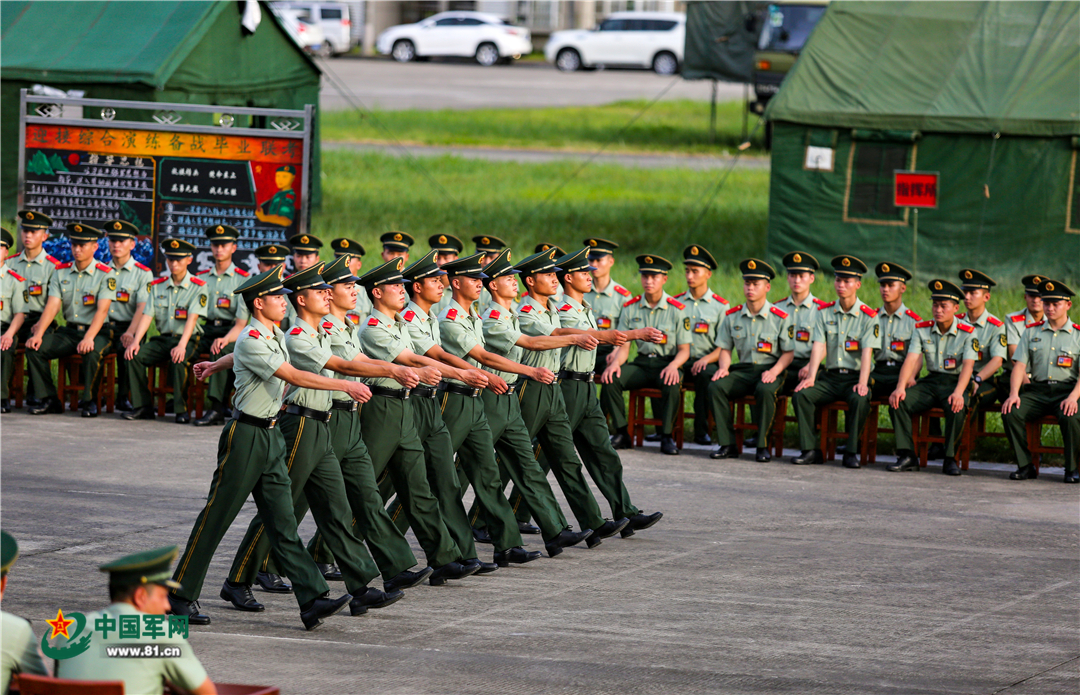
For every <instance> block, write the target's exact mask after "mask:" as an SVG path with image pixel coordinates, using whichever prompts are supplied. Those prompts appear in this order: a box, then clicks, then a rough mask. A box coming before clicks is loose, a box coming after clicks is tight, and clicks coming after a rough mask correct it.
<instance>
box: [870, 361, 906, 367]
mask: <svg viewBox="0 0 1080 695" xmlns="http://www.w3.org/2000/svg"><path fill="white" fill-rule="evenodd" d="M875 364H876V365H877V366H879V367H899V366H900V364H901V362H900V360H878V361H877V362H875Z"/></svg>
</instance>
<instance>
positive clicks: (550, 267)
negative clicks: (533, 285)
mask: <svg viewBox="0 0 1080 695" xmlns="http://www.w3.org/2000/svg"><path fill="white" fill-rule="evenodd" d="M564 255H566V254H560V253H559V251H558V249H555V248H551V249H548V250H547V251H541V252H539V253H534V254H533V255H531V256H528V257H526V258H525V259H524V260H522V261H520V262H518V263H515V264H514V267H515V268H517V269H518V270H520V271H521V273H522V274H523V275H530V274H532V273H554V272H556V271H558V270H559V267H558V266H556V265H555V259H556V258H558V257H559V256H564Z"/></svg>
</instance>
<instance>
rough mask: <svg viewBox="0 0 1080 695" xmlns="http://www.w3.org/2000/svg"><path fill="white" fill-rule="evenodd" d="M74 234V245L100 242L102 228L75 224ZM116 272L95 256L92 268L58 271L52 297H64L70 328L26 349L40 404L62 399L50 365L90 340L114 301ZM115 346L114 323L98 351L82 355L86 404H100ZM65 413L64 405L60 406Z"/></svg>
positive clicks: (104, 330)
mask: <svg viewBox="0 0 1080 695" xmlns="http://www.w3.org/2000/svg"><path fill="white" fill-rule="evenodd" d="M67 233H68V236H69V237H70V238H71V241H72V243H83V244H85V243H97V240H98V239H100V238H101V236H102V234H101V232H100V231H99V230H97V229H94V228H93V227H89V226H87V225H80V224H69V225H68V232H67ZM111 274H112V268H110V267H109V266H107V265H105V264H104V263H99V262H97V261H95V260H94V259H93V258H91V259H90V262H89V263H87V265H86V267H85V268H83V269H81V270H80V269H79V268H78V267H77V266H76V265H75V264H74V262H71V263H63V264H61V265H59V266H57V267H56V272H54V273H53V274H52V276H51V277H50V278H49V296H50V297H59V298H60V306H61V310H62V312H63V316H64V320H65V321H67V324H66V325H65V326H62V327H61V328H59V329H57V330H56V331H55V332H54V333H50V334H47V335H45V336H44V337H43V338H42V341H41V347H39V348H38V349H37V350H27V351H26V362H27V365H26V368H27V371H29V372H30V377H31V379H30V380H31V384H32V386H33V392H32V393H33V396H34V397H35V398H37V399H39V400H44V399H46V398H50V399H55V398H56V387H55V386H54V385H53V380H52V370H51V368H50V365H49V362H50V361H51V360H54V359H56V358H58V357H67V356H68V355H75V354H78V350H77V347H78V345H79V343H80V342H81V341H82V340H83V339H84V338H86V333H87V330H88V329H89V328H90V324H91V323H92V322H93V321H94V316H95V315H96V314H97V311H98V305H99V303H100V302H111V301H112V298H113V291H112V289H111V288H110V284H111V283H109V279H110V275H111ZM111 342H112V331H111V330H110V328H109V324H108V323H107V322H106V323H104V324H102V326H101V329H100V330H98V332H97V334H96V335H95V336H94V347H93V349H92V350H91V351H90V352H88V353H86V354H85V355H82V367H81V369H80V373H81V378H82V384H83V390H82V393H81V394H80V395H79V403H80V406H82V405H83V404H86V405H87V406H89V404H90V403H92V402H94V401H96V400H97V391H98V387H99V385H100V379H101V360H102V358H103V357H104V355H105V351H106V350H107V349H108V348H109V345H110V343H111ZM60 411H61V412H62V411H63V405H62V404H61V405H60ZM31 412H32V413H34V414H38V413H44V412H47V410H46V409H45V408H37V409H32V410H31ZM96 412H97V411H96V408H95V409H94V410H92V411H91V410H89V409H88V407H87V408H84V409H83V414H84V415H87V416H88V417H89V416H90V415H88V414H89V413H93V414H96Z"/></svg>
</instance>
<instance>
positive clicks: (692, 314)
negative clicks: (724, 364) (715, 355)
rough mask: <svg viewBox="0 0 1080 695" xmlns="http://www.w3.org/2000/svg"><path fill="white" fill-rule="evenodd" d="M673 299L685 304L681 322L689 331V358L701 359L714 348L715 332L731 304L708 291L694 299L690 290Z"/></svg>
mask: <svg viewBox="0 0 1080 695" xmlns="http://www.w3.org/2000/svg"><path fill="white" fill-rule="evenodd" d="M675 299H677V300H679V301H680V302H682V303H683V304H684V305H685V306H686V308H685V309H683V323H684V324H686V325H687V330H689V331H690V337H691V340H690V359H691V360H698V359H701V358H702V357H704V356H705V355H707V354H709V353H710V352H712V351H713V350H714V349H715V348H716V332H717V330H719V328H720V325H721V324H722V323H723V322H724V315H725V313H726V312H727V310H728V309H729V308H730V306H731V305H730V304H728V300H726V299H724V298H723V297H721V296H720V295H718V294H716V293H715V292H708V291H707V292H705V294H704V295H702V297H701V299H694V295H692V294H691V293H690V290H687V291H685V292H683V293H682V294H679V295H676V296H675Z"/></svg>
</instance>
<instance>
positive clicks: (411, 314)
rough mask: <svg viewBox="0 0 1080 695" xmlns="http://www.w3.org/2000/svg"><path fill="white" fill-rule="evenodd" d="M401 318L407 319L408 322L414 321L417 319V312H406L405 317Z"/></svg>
mask: <svg viewBox="0 0 1080 695" xmlns="http://www.w3.org/2000/svg"><path fill="white" fill-rule="evenodd" d="M401 318H403V319H405V320H406V321H412V320H413V319H414V318H416V312H415V311H412V310H411V309H410V310H409V311H406V312H405V315H404V316H402V317H401Z"/></svg>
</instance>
